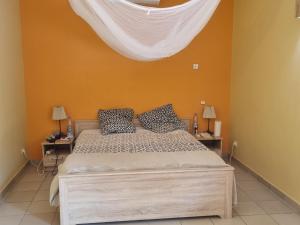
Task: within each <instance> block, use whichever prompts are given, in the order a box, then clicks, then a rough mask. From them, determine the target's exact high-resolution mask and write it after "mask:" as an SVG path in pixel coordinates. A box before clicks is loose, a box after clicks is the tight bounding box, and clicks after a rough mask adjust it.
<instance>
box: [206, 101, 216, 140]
mask: <svg viewBox="0 0 300 225" xmlns="http://www.w3.org/2000/svg"><path fill="white" fill-rule="evenodd" d="M203 119H207V120H208V121H207V133H210V134H212V132H210V130H209V123H210V120H211V119H216V112H215V108H214V107H213V106H211V105H205V106H204V109H203Z"/></svg>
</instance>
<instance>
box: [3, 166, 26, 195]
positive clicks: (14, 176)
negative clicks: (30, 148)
mask: <svg viewBox="0 0 300 225" xmlns="http://www.w3.org/2000/svg"><path fill="white" fill-rule="evenodd" d="M28 163H29V161H25V163H24V164H22V165H21V166H20V167H19V169H18V170H17V172H16V173H15V174H14V175H13V176H12V177H11V178H10V179H9V180H8V182H7V183H6V185H4V188H2V190H0V200H1V199H3V197H4V196H5V194H6V193H7V191H8V190H9V188H10V187H11V186H12V185H13V184H14V183H15V182H16V181H17V180H18V178H19V177H20V176H21V175H22V173H23V171H24V168H25V167H26V166H27V165H28Z"/></svg>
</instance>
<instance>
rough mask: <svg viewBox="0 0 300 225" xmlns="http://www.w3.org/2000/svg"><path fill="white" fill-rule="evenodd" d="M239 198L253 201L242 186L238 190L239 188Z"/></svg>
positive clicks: (242, 200)
mask: <svg viewBox="0 0 300 225" xmlns="http://www.w3.org/2000/svg"><path fill="white" fill-rule="evenodd" d="M237 199H238V202H251V201H252V200H251V198H250V197H249V196H248V195H247V194H246V192H244V191H243V190H241V189H240V188H238V190H237Z"/></svg>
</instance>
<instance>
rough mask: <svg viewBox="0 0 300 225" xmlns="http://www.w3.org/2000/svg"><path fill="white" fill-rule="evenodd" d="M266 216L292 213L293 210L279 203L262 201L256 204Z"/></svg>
mask: <svg viewBox="0 0 300 225" xmlns="http://www.w3.org/2000/svg"><path fill="white" fill-rule="evenodd" d="M257 204H258V205H259V206H260V207H261V208H262V209H263V210H265V211H266V213H268V214H280V213H293V210H292V209H291V208H289V207H288V206H286V205H285V204H283V203H282V202H280V201H263V202H258V203H257Z"/></svg>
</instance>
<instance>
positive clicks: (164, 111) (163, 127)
mask: <svg viewBox="0 0 300 225" xmlns="http://www.w3.org/2000/svg"><path fill="white" fill-rule="evenodd" d="M138 119H139V121H140V123H141V124H142V126H143V127H144V128H145V129H148V130H151V131H153V132H156V133H166V132H170V131H174V130H178V129H184V128H185V124H184V123H183V122H182V121H181V120H180V119H179V118H178V117H177V115H176V113H175V111H174V109H173V106H172V104H168V105H164V106H161V107H158V108H156V109H153V110H151V111H149V112H145V113H143V114H140V115H138Z"/></svg>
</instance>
